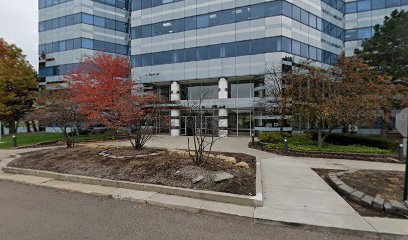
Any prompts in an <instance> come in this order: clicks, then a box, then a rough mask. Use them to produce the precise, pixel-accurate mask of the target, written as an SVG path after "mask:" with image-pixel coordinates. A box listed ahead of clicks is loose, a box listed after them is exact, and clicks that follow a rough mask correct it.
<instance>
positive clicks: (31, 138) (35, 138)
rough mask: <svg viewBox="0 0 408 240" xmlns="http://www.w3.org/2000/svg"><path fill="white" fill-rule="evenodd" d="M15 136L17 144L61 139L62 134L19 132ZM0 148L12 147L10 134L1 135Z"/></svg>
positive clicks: (23, 144)
mask: <svg viewBox="0 0 408 240" xmlns="http://www.w3.org/2000/svg"><path fill="white" fill-rule="evenodd" d="M16 136H17V146H19V147H22V146H26V145H31V144H36V143H41V142H48V141H57V140H62V135H61V134H59V133H19V134H16ZM0 142H1V143H0V149H10V148H12V147H13V139H12V135H6V136H2V140H1V141H0Z"/></svg>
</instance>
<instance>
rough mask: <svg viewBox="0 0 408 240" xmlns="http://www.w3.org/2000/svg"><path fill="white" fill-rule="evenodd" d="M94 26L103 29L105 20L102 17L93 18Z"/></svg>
mask: <svg viewBox="0 0 408 240" xmlns="http://www.w3.org/2000/svg"><path fill="white" fill-rule="evenodd" d="M94 25H95V26H98V27H105V19H104V18H102V17H97V16H94Z"/></svg>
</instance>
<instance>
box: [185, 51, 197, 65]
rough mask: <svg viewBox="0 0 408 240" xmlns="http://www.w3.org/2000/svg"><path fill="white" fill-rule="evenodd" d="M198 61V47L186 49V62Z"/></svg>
mask: <svg viewBox="0 0 408 240" xmlns="http://www.w3.org/2000/svg"><path fill="white" fill-rule="evenodd" d="M191 61H197V49H196V48H189V49H186V62H191Z"/></svg>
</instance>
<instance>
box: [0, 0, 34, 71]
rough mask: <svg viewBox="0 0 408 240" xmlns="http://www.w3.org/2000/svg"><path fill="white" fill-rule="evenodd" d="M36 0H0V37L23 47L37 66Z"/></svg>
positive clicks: (32, 62) (28, 58)
mask: <svg viewBox="0 0 408 240" xmlns="http://www.w3.org/2000/svg"><path fill="white" fill-rule="evenodd" d="M37 1H38V0H0V38H4V40H6V41H7V42H8V43H14V44H16V45H17V47H19V48H21V49H23V52H24V54H25V55H27V60H29V61H30V63H31V64H32V65H33V67H34V69H37V66H38V4H37Z"/></svg>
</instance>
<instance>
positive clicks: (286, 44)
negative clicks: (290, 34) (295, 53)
mask: <svg viewBox="0 0 408 240" xmlns="http://www.w3.org/2000/svg"><path fill="white" fill-rule="evenodd" d="M282 51H284V52H287V53H292V40H291V39H289V38H286V37H282Z"/></svg>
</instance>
